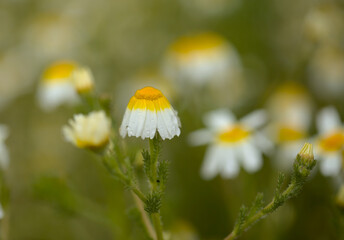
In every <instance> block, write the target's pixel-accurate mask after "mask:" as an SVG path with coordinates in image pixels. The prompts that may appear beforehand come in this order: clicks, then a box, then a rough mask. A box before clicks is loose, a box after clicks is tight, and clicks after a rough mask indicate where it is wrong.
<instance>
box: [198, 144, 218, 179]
mask: <svg viewBox="0 0 344 240" xmlns="http://www.w3.org/2000/svg"><path fill="white" fill-rule="evenodd" d="M219 153H220V152H219V149H218V147H217V146H210V147H209V148H208V149H207V151H206V153H205V156H204V162H203V165H202V168H201V177H202V178H203V179H205V180H210V179H212V178H214V177H215V176H216V175H217V174H218V172H219V169H220V168H221V166H220V165H219V164H220V163H221V158H220V157H219V156H220V155H219Z"/></svg>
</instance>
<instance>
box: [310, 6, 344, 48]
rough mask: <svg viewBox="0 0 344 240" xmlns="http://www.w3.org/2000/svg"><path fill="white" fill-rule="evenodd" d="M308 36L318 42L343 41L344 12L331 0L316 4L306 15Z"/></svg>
mask: <svg viewBox="0 0 344 240" xmlns="http://www.w3.org/2000/svg"><path fill="white" fill-rule="evenodd" d="M304 28H305V33H306V36H307V37H308V38H309V39H310V40H311V41H314V42H316V43H326V44H328V43H341V42H342V41H343V40H344V12H343V10H341V9H340V6H337V5H335V4H333V3H331V2H326V3H322V4H319V5H316V6H315V7H313V8H312V9H310V11H309V12H308V14H307V15H306V17H305V25H304Z"/></svg>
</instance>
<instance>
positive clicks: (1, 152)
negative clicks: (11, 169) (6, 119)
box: [0, 124, 9, 169]
mask: <svg viewBox="0 0 344 240" xmlns="http://www.w3.org/2000/svg"><path fill="white" fill-rule="evenodd" d="M7 137H8V128H7V127H6V126H5V125H1V124H0V167H1V168H2V169H7V168H8V164H9V154H8V150H7V147H6V145H5V140H6V139H7Z"/></svg>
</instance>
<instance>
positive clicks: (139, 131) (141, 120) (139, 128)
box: [134, 109, 147, 139]
mask: <svg viewBox="0 0 344 240" xmlns="http://www.w3.org/2000/svg"><path fill="white" fill-rule="evenodd" d="M136 111H137V125H136V129H135V130H134V132H135V137H142V135H143V129H144V126H145V122H146V114H147V110H146V109H137V110H136ZM142 139H144V138H143V137H142Z"/></svg>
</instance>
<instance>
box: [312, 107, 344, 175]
mask: <svg viewBox="0 0 344 240" xmlns="http://www.w3.org/2000/svg"><path fill="white" fill-rule="evenodd" d="M317 129H318V136H317V138H316V143H315V144H316V145H315V146H316V147H315V151H316V155H317V158H318V159H319V160H320V171H321V173H322V174H323V175H324V176H336V175H338V174H339V173H340V172H341V168H342V161H343V147H344V128H343V124H342V122H341V120H340V117H339V114H338V112H337V110H336V109H335V108H333V107H327V108H324V109H322V110H321V111H320V112H319V114H318V116H317Z"/></svg>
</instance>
